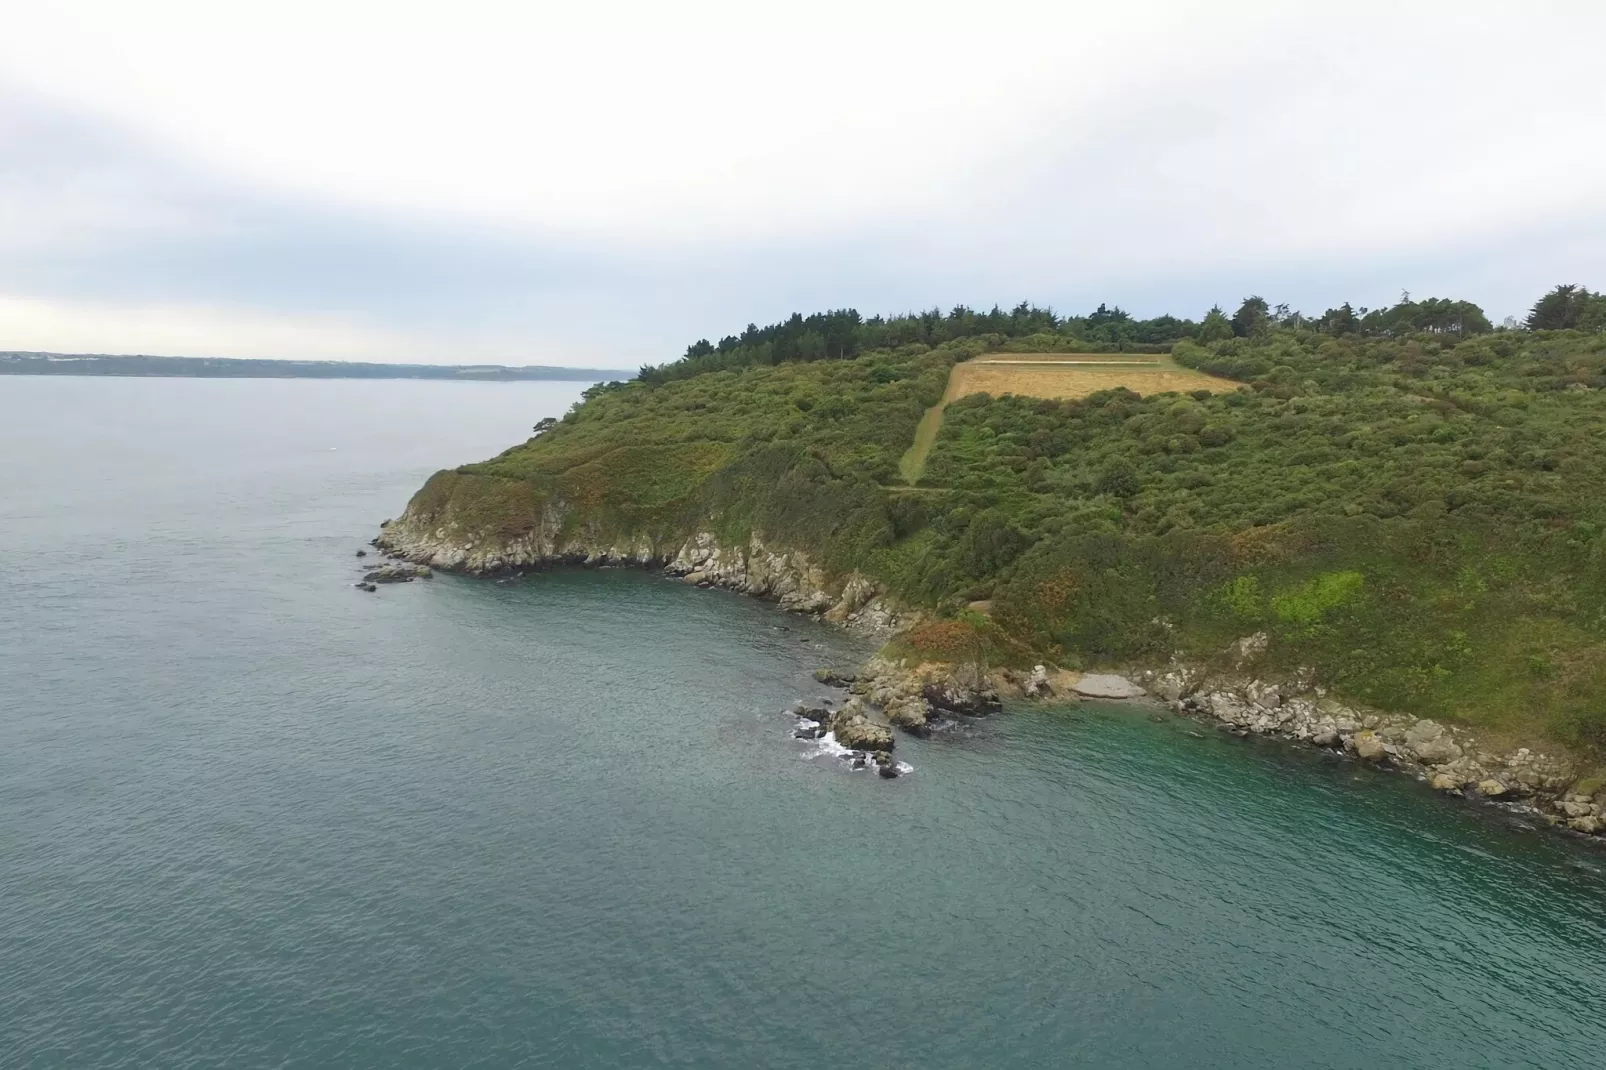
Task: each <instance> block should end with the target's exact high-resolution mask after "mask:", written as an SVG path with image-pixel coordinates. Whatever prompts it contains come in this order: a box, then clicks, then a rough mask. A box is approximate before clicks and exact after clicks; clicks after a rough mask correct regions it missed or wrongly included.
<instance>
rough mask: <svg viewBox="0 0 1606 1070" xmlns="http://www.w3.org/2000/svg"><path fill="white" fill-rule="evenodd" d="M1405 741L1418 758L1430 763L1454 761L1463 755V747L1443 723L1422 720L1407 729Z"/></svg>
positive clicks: (1437, 763) (1438, 763)
mask: <svg viewBox="0 0 1606 1070" xmlns="http://www.w3.org/2000/svg"><path fill="white" fill-rule="evenodd" d="M1404 743H1405V745H1406V746H1407V747H1409V748H1410V750H1411V752H1412V753H1413V754H1415V755H1416V757H1417V759H1418V760H1419V761H1422V762H1426V763H1427V764H1429V765H1440V764H1442V763H1444V762H1452V761H1454V760H1455V759H1457V758H1459V757H1461V748H1460V747H1459V746H1458V745H1457V744H1456V742H1455V737H1453V736H1452V735H1451V734H1450V733H1449V732H1448V731H1447V730H1446V729H1445V727H1444V726H1443V725H1441V724H1438V723H1437V722H1435V721H1429V720H1421V721H1418V722H1416V724H1414V725H1412V726H1411V727H1410V728H1409V729H1407V730H1406V732H1405V736H1404Z"/></svg>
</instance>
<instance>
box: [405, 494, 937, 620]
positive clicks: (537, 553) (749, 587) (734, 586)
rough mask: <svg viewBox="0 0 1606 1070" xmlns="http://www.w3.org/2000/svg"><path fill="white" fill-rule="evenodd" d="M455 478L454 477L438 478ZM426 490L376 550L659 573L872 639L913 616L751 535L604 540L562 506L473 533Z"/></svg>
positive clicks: (425, 560)
mask: <svg viewBox="0 0 1606 1070" xmlns="http://www.w3.org/2000/svg"><path fill="white" fill-rule="evenodd" d="M462 478H463V477H456V476H454V475H453V474H451V473H441V474H439V475H438V476H437V477H436V479H437V480H439V479H447V480H461V479H462ZM467 478H468V479H470V480H472V479H473V478H474V477H467ZM482 478H483V477H482ZM482 489H483V488H482ZM429 491H430V488H429V487H426V488H425V490H424V491H420V492H419V494H418V495H417V496H415V498H414V499H413V501H412V502H411V503H410V504H409V505H408V507H407V509H406V511H404V512H403V513H402V515H401V516H400V517H398V518H396V519H395V520H392V521H390V522H388V523H387V524H386V525H385V526H384V527H383V528H382V529H381V531H380V534H379V537H378V538H377V539H376V540H375V543H376V545H378V546H379V547H380V548H381V549H383V550H386V551H387V552H389V553H392V554H394V555H395V556H397V557H401V558H404V559H406V560H408V561H414V562H417V563H418V564H422V565H429V566H432V567H435V568H440V569H445V570H448V571H454V572H463V573H468V574H471V575H496V574H499V573H506V572H519V571H539V570H542V569H550V568H556V567H559V566H563V565H582V566H587V567H598V566H604V565H624V566H634V567H638V568H659V569H662V570H663V571H665V572H667V573H669V574H670V575H673V576H680V577H683V578H684V579H685V580H686V582H688V583H691V584H696V585H704V586H710V587H723V588H728V589H730V590H733V591H739V592H741V593H743V594H748V595H752V596H754V597H757V598H766V599H770V600H773V601H775V602H778V603H780V605H781V607H782V608H784V609H788V610H792V611H795V612H799V613H811V614H817V615H819V616H821V617H823V618H824V619H826V620H828V621H831V622H833V623H837V624H841V625H843V626H845V627H848V628H851V629H854V630H856V631H860V632H864V633H867V634H872V635H890V634H892V633H894V632H896V631H899V630H901V629H903V628H905V627H907V626H908V625H909V624H911V623H912V622H913V621H914V620H915V619H917V618H918V614H916V613H914V612H913V611H911V610H909V609H908V608H907V607H903V606H900V605H899V604H898V603H897V602H896V600H894V599H891V598H888V597H887V596H886V594H885V592H883V591H882V590H881V588H880V587H879V586H878V585H877V584H875V583H874V582H872V581H871V580H869V579H868V578H867V577H865V576H864V575H862V574H861V573H858V572H850V573H848V574H846V575H832V574H830V573H828V572H827V571H826V570H825V569H824V568H822V567H821V566H820V565H818V564H817V563H815V562H814V561H812V560H811V559H810V557H809V554H808V553H807V552H806V551H804V550H799V549H794V548H788V547H784V546H771V545H768V544H766V542H765V540H764V539H763V537H761V536H760V535H759V533H757V532H752V533H750V534H749V535H748V537H747V539H746V540H745V541H743V542H738V543H736V544H734V545H732V544H730V543H727V542H723V541H722V540H721V539H720V537H719V536H718V535H716V534H715V533H713V532H711V531H695V532H692V533H691V534H690V535H686V536H678V537H677V536H675V535H666V534H663V533H661V532H660V533H656V534H653V533H636V534H627V535H619V534H609V533H604V531H603V530H602V528H601V526H600V525H598V524H595V523H587V522H586V521H585V518H584V517H583V516H581V515H579V514H578V513H577V512H576V510H575V509H574V508H573V507H572V506H571V505H569V504H568V503H567V502H564V501H561V500H549V501H546V502H542V503H541V504H540V505H539V506H538V507H537V506H534V505H533V504H532V506H531V510H530V512H529V513H528V514H527V515H528V516H529V517H530V520H531V523H530V524H529V525H528V527H526V528H525V529H524V530H518V529H512V530H509V529H506V528H503V529H490V530H487V529H484V528H477V527H475V526H474V520H473V519H472V518H471V517H465V516H464V515H462V513H460V512H459V511H458V510H457V509H456V508H455V507H454V505H453V499H452V498H451V497H447V498H446V499H445V500H444V501H442V500H441V499H440V498H438V497H437V496H436V495H435V494H433V493H430V492H429ZM498 492H500V493H502V494H512V495H517V494H519V489H518V488H498V490H497V491H491V492H490V493H492V494H495V493H498Z"/></svg>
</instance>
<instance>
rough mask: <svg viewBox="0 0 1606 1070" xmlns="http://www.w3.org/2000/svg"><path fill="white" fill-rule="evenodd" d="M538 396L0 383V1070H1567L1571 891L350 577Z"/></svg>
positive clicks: (1547, 849) (1031, 741)
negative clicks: (849, 736)
mask: <svg viewBox="0 0 1606 1070" xmlns="http://www.w3.org/2000/svg"><path fill="white" fill-rule="evenodd" d="M576 394H577V391H576V390H575V388H573V387H570V386H567V385H560V386H554V385H548V384H433V383H397V382H387V383H318V382H295V381H291V382H225V381H209V380H167V381H138V380H135V381H128V380H122V381H113V380H103V379H79V380H67V379H64V380H50V379H10V380H3V381H0V536H3V551H4V552H3V555H0V1065H3V1066H5V1067H8V1068H10V1067H33V1066H73V1067H84V1066H162V1067H189V1066H219V1065H230V1066H268V1065H272V1066H308V1067H321V1066H336V1065H338V1066H383V1067H393V1066H395V1067H401V1066H416V1067H437V1066H510V1065H528V1066H553V1067H587V1066H596V1067H604V1066H686V1067H754V1066H766V1067H817V1066H828V1065H840V1066H878V1067H879V1066H891V1067H974V1066H991V1067H1010V1066H1023V1067H1026V1066H1029V1067H1041V1066H1078V1065H1080V1066H1098V1067H1121V1066H1131V1067H1184V1066H1186V1067H1286V1066H1322V1067H1377V1066H1411V1067H1416V1066H1421V1067H1430V1066H1431V1067H1440V1066H1469V1067H1516V1066H1534V1067H1593V1066H1599V1065H1602V1063H1603V1061H1606V1055H1603V1053H1606V1024H1603V1023H1602V1021H1601V1018H1600V1014H1599V1008H1600V1006H1601V1004H1602V1000H1603V999H1606V951H1603V949H1606V878H1603V876H1602V870H1603V868H1606V859H1603V858H1602V856H1601V855H1599V854H1597V853H1595V852H1591V851H1588V850H1586V849H1584V848H1582V847H1579V846H1577V845H1574V844H1571V843H1568V842H1564V841H1560V840H1558V839H1554V838H1550V837H1541V836H1536V835H1526V834H1521V833H1519V832H1516V831H1513V830H1511V829H1509V828H1507V827H1506V826H1505V825H1504V824H1503V823H1502V821H1501V820H1500V819H1496V818H1490V817H1488V816H1486V815H1479V814H1477V813H1474V812H1473V811H1472V810H1470V809H1468V808H1466V807H1459V806H1455V805H1452V804H1450V803H1447V802H1445V801H1443V800H1440V799H1437V798H1435V797H1433V796H1432V795H1430V794H1429V793H1428V792H1427V791H1426V790H1425V789H1423V788H1422V787H1421V786H1420V785H1417V784H1415V783H1412V782H1409V781H1404V780H1401V779H1399V778H1390V777H1386V776H1381V775H1375V774H1371V773H1369V772H1368V771H1366V770H1362V769H1359V768H1357V767H1355V766H1354V765H1352V764H1348V763H1345V762H1342V761H1339V760H1334V759H1331V758H1328V757H1326V756H1323V755H1320V754H1315V753H1305V752H1295V751H1289V750H1285V749H1283V748H1280V747H1276V746H1272V745H1257V744H1253V743H1246V742H1243V741H1239V740H1235V739H1231V738H1229V737H1224V736H1220V735H1218V734H1215V733H1210V732H1201V731H1200V730H1199V729H1198V728H1197V727H1196V726H1193V725H1191V724H1189V723H1188V722H1184V721H1178V720H1175V719H1167V720H1163V721H1161V722H1159V723H1156V722H1154V721H1151V720H1150V719H1149V718H1148V717H1147V716H1145V715H1144V714H1142V713H1138V712H1134V711H1132V710H1130V709H1119V708H1114V707H1106V708H1098V707H1080V708H1076V709H1069V710H1067V709H1061V710H1040V709H1030V708H1021V709H1015V710H1011V711H1008V712H1006V713H1005V714H1003V715H1000V716H998V717H994V718H991V719H989V720H987V721H984V722H981V723H980V724H979V725H978V726H977V727H976V728H975V729H974V731H972V732H971V733H970V734H969V736H968V738H965V739H963V740H960V741H919V740H908V739H902V740H900V742H899V751H900V753H901V754H902V756H903V757H904V758H905V760H907V761H908V762H909V763H910V764H912V765H913V766H914V772H913V773H912V774H910V775H909V776H907V777H904V778H902V779H900V780H898V781H894V782H884V781H881V780H878V779H874V778H872V777H869V776H866V775H865V774H862V773H858V774H855V773H848V772H844V771H843V770H842V769H841V767H840V766H839V765H838V764H837V763H836V762H834V761H833V760H831V759H830V758H827V757H814V758H810V757H809V755H810V754H811V753H812V751H811V750H810V748H809V746H808V745H806V744H800V743H796V742H794V741H792V740H791V739H790V738H789V736H790V728H791V722H790V720H789V719H788V718H786V717H784V716H782V715H781V714H780V713H779V712H778V711H779V710H780V709H781V708H782V707H784V706H785V705H786V704H788V703H790V702H791V701H792V700H794V699H796V698H799V697H811V696H815V695H818V694H820V693H821V689H820V688H819V687H818V685H816V684H814V683H813V682H812V680H810V678H809V672H810V671H811V670H812V669H813V668H814V667H816V666H817V665H820V664H822V663H827V662H836V663H842V662H845V661H848V660H850V659H851V658H852V657H854V656H857V655H860V654H862V653H863V650H862V648H860V647H858V646H857V645H856V643H855V641H853V640H851V639H849V638H847V637H845V636H842V635H840V634H838V633H836V632H834V631H831V630H828V629H826V628H824V627H822V626H818V625H814V624H812V623H810V622H808V621H805V620H800V619H798V618H795V617H790V616H787V615H785V614H782V613H780V612H779V611H777V610H775V609H774V608H773V607H770V606H767V605H764V604H760V603H757V602H754V601H752V600H748V599H743V598H740V597H737V596H734V595H729V594H725V593H722V592H709V591H698V590H694V589H689V588H686V587H684V586H682V585H680V584H676V583H672V582H669V581H665V580H662V579H658V578H655V577H652V576H647V575H644V574H638V573H630V572H621V571H603V572H595V573H583V572H574V573H559V574H551V575H546V576H540V577H534V578H530V579H526V580H522V581H519V582H516V583H511V584H497V583H493V582H487V581H472V580H465V579H460V578H455V577H440V578H437V579H435V580H432V581H429V582H420V583H414V584H409V585H404V586H399V587H392V588H382V589H381V591H380V593H378V594H374V595H369V594H364V593H362V592H359V591H355V590H353V589H352V588H351V587H350V586H349V584H350V582H351V581H352V579H354V578H355V574H354V569H355V567H356V564H357V562H356V560H355V558H354V557H353V554H354V551H355V550H356V548H357V547H359V546H361V545H362V544H363V543H364V542H365V541H366V540H367V539H368V538H369V537H370V536H371V535H372V534H373V532H374V530H375V524H376V522H377V521H378V520H379V519H382V518H383V517H385V516H389V515H393V514H395V513H396V512H398V511H399V510H400V509H401V507H402V505H403V504H404V503H405V501H406V498H407V496H408V494H410V493H411V491H412V490H413V489H414V488H415V487H416V486H417V485H418V483H419V482H421V480H422V479H423V478H424V477H425V476H427V475H428V473H429V472H430V471H432V470H433V469H434V468H436V467H440V466H443V465H448V464H455V463H460V462H462V461H466V460H472V459H476V458H480V457H484V456H488V455H490V454H492V453H494V452H496V451H498V450H499V449H501V448H503V447H505V446H506V445H508V444H510V443H512V442H515V441H518V440H519V439H520V438H521V437H522V436H523V434H525V433H526V431H527V428H528V426H529V424H531V423H533V422H534V421H535V420H536V419H538V418H540V417H542V416H545V415H553V414H556V413H559V412H561V411H562V410H563V409H564V408H566V407H567V405H568V404H569V403H570V402H572V401H573V400H574V398H575V396H576Z"/></svg>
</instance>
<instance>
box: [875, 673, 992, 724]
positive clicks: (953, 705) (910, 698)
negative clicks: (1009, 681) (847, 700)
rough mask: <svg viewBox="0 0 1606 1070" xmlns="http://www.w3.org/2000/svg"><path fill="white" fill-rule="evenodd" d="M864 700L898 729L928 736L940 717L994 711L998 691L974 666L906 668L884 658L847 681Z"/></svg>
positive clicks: (974, 715) (975, 714)
mask: <svg viewBox="0 0 1606 1070" xmlns="http://www.w3.org/2000/svg"><path fill="white" fill-rule="evenodd" d="M853 690H854V691H856V692H857V693H858V694H859V695H860V696H861V697H862V699H863V700H864V701H865V702H868V703H870V704H872V705H875V706H879V707H881V709H882V711H883V712H884V713H885V714H886V718H887V720H888V721H890V722H891V723H892V724H894V725H895V726H897V727H898V728H901V729H903V730H904V731H906V732H910V733H912V734H914V735H917V736H924V735H928V734H929V733H930V731H931V725H932V722H933V721H934V720H937V719H939V718H941V717H943V716H944V715H950V714H951V715H963V716H968V717H978V716H982V715H985V714H989V713H992V712H994V711H995V710H998V709H999V708H1000V706H1001V703H1000V700H999V697H998V691H997V690H996V689H995V688H994V687H993V686H992V685H991V683H989V682H988V679H987V676H986V674H985V673H984V672H982V671H981V668H980V667H979V666H976V665H948V664H943V663H938V662H924V663H922V664H919V665H913V666H911V665H907V664H905V663H904V662H902V661H897V660H893V659H890V658H885V657H880V656H877V657H874V658H871V659H870V660H869V661H868V662H867V663H866V664H865V665H864V667H863V668H861V669H860V670H859V672H858V675H857V677H856V678H855V680H854V683H853Z"/></svg>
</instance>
